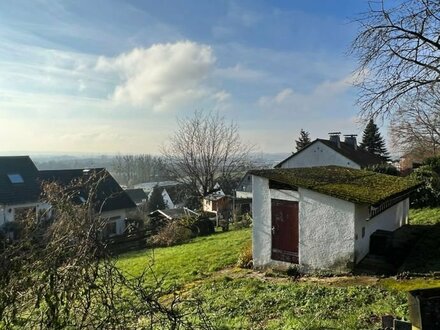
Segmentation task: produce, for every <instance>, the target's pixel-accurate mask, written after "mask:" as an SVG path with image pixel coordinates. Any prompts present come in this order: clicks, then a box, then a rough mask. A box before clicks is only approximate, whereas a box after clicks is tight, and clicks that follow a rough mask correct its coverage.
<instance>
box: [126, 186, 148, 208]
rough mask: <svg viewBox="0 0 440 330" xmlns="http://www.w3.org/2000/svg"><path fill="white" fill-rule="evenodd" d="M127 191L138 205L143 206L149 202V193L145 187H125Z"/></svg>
mask: <svg viewBox="0 0 440 330" xmlns="http://www.w3.org/2000/svg"><path fill="white" fill-rule="evenodd" d="M125 192H126V193H127V194H128V196H130V198H131V200H132V201H133V202H134V203H135V204H136V205H137V206H138V207H140V206H143V205H145V204H146V203H147V202H148V195H147V194H146V193H145V191H144V190H143V189H140V188H137V189H125Z"/></svg>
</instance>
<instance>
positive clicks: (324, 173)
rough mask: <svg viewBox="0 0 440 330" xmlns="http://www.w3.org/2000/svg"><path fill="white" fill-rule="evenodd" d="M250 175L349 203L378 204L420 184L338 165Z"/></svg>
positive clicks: (255, 171)
mask: <svg viewBox="0 0 440 330" xmlns="http://www.w3.org/2000/svg"><path fill="white" fill-rule="evenodd" d="M249 173H250V174H253V175H256V176H260V177H264V178H267V179H269V180H272V181H275V182H279V183H283V184H288V185H290V186H293V187H301V188H306V189H310V190H313V191H316V192H319V193H322V194H325V195H329V196H333V197H336V198H339V199H342V200H346V201H349V202H353V203H358V204H369V205H378V204H380V203H382V202H384V201H386V200H389V199H392V198H394V197H397V196H400V195H403V194H406V193H408V192H410V191H412V190H413V189H415V188H417V187H418V186H419V185H420V183H419V182H417V181H414V180H411V179H409V178H403V177H396V176H391V175H386V174H380V173H375V172H371V171H365V170H357V169H352V168H345V167H339V166H324V167H308V168H286V169H281V168H280V169H268V170H252V171H249Z"/></svg>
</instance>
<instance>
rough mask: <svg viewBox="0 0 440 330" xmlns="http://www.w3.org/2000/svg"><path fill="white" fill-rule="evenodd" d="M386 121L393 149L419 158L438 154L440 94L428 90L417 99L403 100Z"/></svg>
mask: <svg viewBox="0 0 440 330" xmlns="http://www.w3.org/2000/svg"><path fill="white" fill-rule="evenodd" d="M405 105H406V106H405V108H403V109H398V110H397V111H396V112H395V114H394V115H393V116H392V118H391V121H390V135H391V138H392V143H393V147H394V148H395V149H398V150H399V151H403V152H406V153H412V154H414V155H415V156H417V157H419V158H424V157H428V156H433V155H436V154H438V152H439V151H440V93H439V91H437V90H428V91H426V92H425V93H422V94H420V95H418V97H417V98H414V99H407V100H406V103H405Z"/></svg>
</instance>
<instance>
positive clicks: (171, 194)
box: [134, 181, 184, 209]
mask: <svg viewBox="0 0 440 330" xmlns="http://www.w3.org/2000/svg"><path fill="white" fill-rule="evenodd" d="M156 186H157V187H158V188H159V189H161V193H162V198H163V201H164V203H165V205H166V207H167V208H168V209H174V208H180V207H182V206H183V205H184V204H183V202H182V195H183V191H182V184H181V183H180V182H177V181H153V182H143V183H139V184H136V185H134V188H135V189H142V190H143V191H144V192H145V193H146V194H147V196H148V199H149V198H150V196H151V194H152V192H153V189H154V187H156Z"/></svg>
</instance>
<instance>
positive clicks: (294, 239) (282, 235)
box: [272, 200, 298, 263]
mask: <svg viewBox="0 0 440 330" xmlns="http://www.w3.org/2000/svg"><path fill="white" fill-rule="evenodd" d="M272 259H273V260H280V261H287V262H291V263H298V202H290V201H280V200H272Z"/></svg>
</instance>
